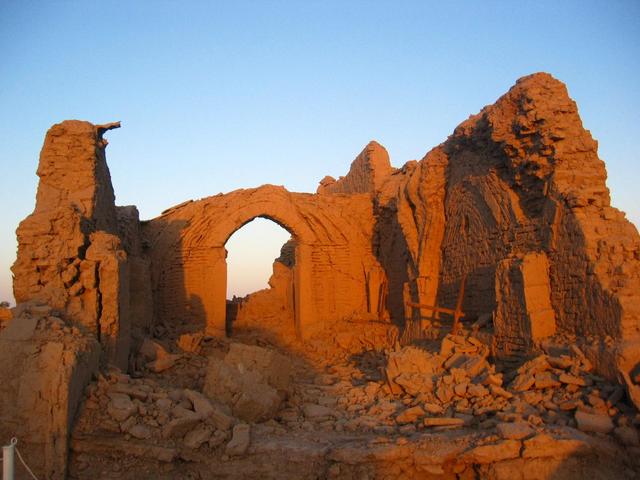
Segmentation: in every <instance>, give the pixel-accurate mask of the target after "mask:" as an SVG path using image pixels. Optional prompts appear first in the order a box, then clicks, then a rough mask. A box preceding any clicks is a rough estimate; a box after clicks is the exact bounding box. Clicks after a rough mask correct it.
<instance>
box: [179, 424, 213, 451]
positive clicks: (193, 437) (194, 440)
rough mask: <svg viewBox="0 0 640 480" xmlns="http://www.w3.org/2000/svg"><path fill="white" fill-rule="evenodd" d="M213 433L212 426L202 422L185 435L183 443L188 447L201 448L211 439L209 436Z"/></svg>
mask: <svg viewBox="0 0 640 480" xmlns="http://www.w3.org/2000/svg"><path fill="white" fill-rule="evenodd" d="M211 433H212V429H211V427H209V426H208V425H205V424H203V423H200V424H198V425H197V426H196V427H195V428H194V429H193V430H191V431H189V432H188V433H187V434H186V435H185V436H184V439H183V444H184V446H185V447H187V448H191V449H194V450H196V449H198V448H200V446H201V445H202V444H203V443H205V442H207V441H209V438H211Z"/></svg>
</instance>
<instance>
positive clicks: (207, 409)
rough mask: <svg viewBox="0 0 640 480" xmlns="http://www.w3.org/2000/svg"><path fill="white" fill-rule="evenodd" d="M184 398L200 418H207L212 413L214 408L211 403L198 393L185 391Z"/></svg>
mask: <svg viewBox="0 0 640 480" xmlns="http://www.w3.org/2000/svg"><path fill="white" fill-rule="evenodd" d="M184 396H185V397H186V398H187V399H188V400H189V401H190V402H191V404H192V405H193V410H194V411H195V412H196V414H198V415H199V416H200V417H202V418H207V417H208V416H209V415H211V414H212V413H213V410H214V407H213V405H212V404H211V401H210V400H209V399H208V398H207V397H205V396H204V395H203V394H201V393H200V392H196V391H195V390H190V389H185V390H184Z"/></svg>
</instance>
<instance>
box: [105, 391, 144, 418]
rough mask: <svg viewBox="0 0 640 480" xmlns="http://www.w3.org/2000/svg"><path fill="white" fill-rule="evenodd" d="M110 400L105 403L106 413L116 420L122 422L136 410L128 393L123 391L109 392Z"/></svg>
mask: <svg viewBox="0 0 640 480" xmlns="http://www.w3.org/2000/svg"><path fill="white" fill-rule="evenodd" d="M109 397H110V398H111V400H110V401H109V404H108V405H107V413H109V415H110V416H111V418H113V419H114V420H115V421H116V422H124V421H125V420H126V419H127V418H129V417H130V416H131V415H133V414H134V413H136V412H137V411H138V407H137V406H136V405H135V404H134V403H133V402H132V401H131V398H129V395H125V394H123V393H110V394H109Z"/></svg>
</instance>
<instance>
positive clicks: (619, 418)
mask: <svg viewBox="0 0 640 480" xmlns="http://www.w3.org/2000/svg"><path fill="white" fill-rule="evenodd" d="M566 350H567V354H562V355H560V356H551V355H547V354H544V353H542V354H540V355H538V356H536V357H535V358H533V359H531V360H529V361H527V362H525V363H524V364H522V365H521V366H520V367H519V368H517V369H516V370H507V371H499V370H500V369H499V368H497V367H496V365H494V364H491V363H490V362H489V361H488V355H489V347H488V346H486V345H484V344H482V343H481V342H480V341H479V340H477V339H476V338H474V337H472V336H469V335H464V334H463V335H455V336H453V335H447V336H446V337H445V338H444V339H443V340H442V343H441V347H440V350H439V352H437V353H433V354H432V353H429V352H427V351H425V350H422V349H420V348H417V347H405V348H403V349H401V350H399V351H396V352H392V353H390V354H389V365H388V366H387V368H386V377H387V381H388V384H389V387H390V389H391V390H392V392H393V393H395V394H396V395H397V396H398V397H399V398H402V401H403V403H404V404H405V405H406V407H407V408H406V410H404V411H403V412H401V413H400V414H398V416H397V417H396V421H397V422H398V423H401V424H405V425H408V426H406V427H404V428H405V431H406V430H409V429H413V428H416V427H417V428H421V427H422V426H425V427H434V428H451V427H461V426H463V425H464V426H468V427H477V428H491V427H495V426H497V425H502V424H503V422H515V423H519V424H521V425H522V424H527V425H529V426H530V427H541V426H543V425H558V426H570V427H576V428H578V429H580V430H582V431H585V432H598V433H605V434H606V433H613V434H615V436H616V437H617V438H618V439H619V440H620V441H621V442H623V443H625V444H626V445H629V446H636V447H637V446H640V443H639V441H638V433H637V428H636V427H637V425H638V423H640V417H639V416H638V415H637V414H636V410H635V409H634V408H633V407H631V406H630V405H629V404H628V403H627V402H626V401H625V393H624V389H623V387H622V386H621V385H614V384H611V383H610V382H607V381H606V380H605V379H604V378H602V377H600V376H598V375H596V374H595V373H594V372H593V366H592V365H591V362H589V360H588V359H587V358H586V356H585V355H584V354H583V353H582V351H581V350H580V349H579V348H578V347H577V346H575V345H572V346H570V347H567V349H566ZM569 352H571V354H569ZM501 428H502V431H510V430H509V428H511V427H504V426H503V427H501ZM505 429H506V430H505Z"/></svg>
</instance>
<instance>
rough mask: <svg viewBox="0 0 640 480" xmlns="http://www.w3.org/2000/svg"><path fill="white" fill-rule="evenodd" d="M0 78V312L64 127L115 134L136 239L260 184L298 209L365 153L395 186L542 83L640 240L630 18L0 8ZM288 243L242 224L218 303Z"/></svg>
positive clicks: (441, 6) (411, 10)
mask: <svg viewBox="0 0 640 480" xmlns="http://www.w3.org/2000/svg"><path fill="white" fill-rule="evenodd" d="M0 58H1V59H2V61H0V166H1V167H2V174H3V177H2V180H3V181H2V188H0V205H1V206H2V208H1V209H0V301H1V300H4V299H7V300H12V294H11V275H10V271H9V267H10V265H11V264H12V263H13V261H14V259H15V251H16V240H15V229H16V227H17V225H18V223H19V221H20V220H21V219H23V218H24V217H25V216H26V215H28V214H29V213H31V212H32V211H33V207H34V204H35V191H36V186H37V177H36V175H35V171H36V168H37V162H38V154H39V151H40V148H41V146H42V142H43V139H44V135H45V133H46V130H47V129H48V128H49V127H50V126H51V125H52V124H54V123H57V122H60V121H62V120H64V119H71V118H75V119H82V120H89V121H91V122H94V123H105V122H110V121H115V120H121V121H122V128H121V129H119V130H115V131H111V132H109V133H108V135H107V138H108V139H109V142H110V143H109V146H108V148H107V160H108V163H109V167H110V170H111V176H112V181H113V185H114V189H115V192H116V201H117V203H118V204H119V205H129V204H134V205H136V206H137V207H138V209H139V210H140V213H141V217H142V218H143V219H148V218H153V217H155V216H157V215H158V214H159V213H160V212H161V211H162V210H164V209H166V208H168V207H170V206H172V205H175V204H178V203H181V202H183V201H185V200H187V199H196V198H201V197H206V196H209V195H214V194H216V193H218V192H228V191H231V190H234V189H237V188H243V187H253V186H257V185H261V184H265V183H272V184H281V185H285V186H286V187H287V188H288V189H289V190H292V191H306V192H313V191H315V189H316V187H317V183H318V181H319V180H320V179H321V178H323V177H324V176H325V175H332V176H334V177H338V176H340V175H344V174H345V173H346V172H347V171H348V169H349V164H350V163H351V161H352V160H353V158H355V156H356V155H357V154H358V153H359V152H360V151H361V150H362V148H363V147H364V146H365V145H366V144H367V142H369V141H370V140H372V139H375V140H377V141H379V142H380V143H381V144H382V145H384V146H385V147H386V148H387V150H388V151H389V154H390V156H391V161H392V163H393V165H394V166H396V167H398V166H401V165H402V164H404V163H405V162H406V161H408V160H412V159H420V158H422V157H423V156H424V155H425V154H426V153H427V152H428V151H429V150H430V149H431V148H433V147H434V146H436V145H437V144H439V143H441V142H442V141H444V140H445V139H446V138H447V136H448V135H449V134H450V133H451V132H452V131H453V129H454V128H455V127H456V125H458V124H459V123H460V122H462V121H463V120H465V119H466V118H467V117H468V116H469V115H471V114H474V113H476V112H478V111H479V110H480V109H481V108H482V107H483V106H485V105H487V104H491V103H493V102H494V101H495V100H496V99H497V98H498V97H499V96H500V95H502V94H503V93H505V92H506V91H507V90H508V89H509V88H510V87H511V86H512V85H513V84H514V83H515V81H516V79H518V78H519V77H521V76H524V75H528V74H530V73H533V72H537V71H547V72H549V73H551V74H552V75H554V76H555V77H556V78H558V79H560V80H562V81H563V82H565V83H566V84H567V86H568V89H569V93H570V95H571V96H572V98H574V99H575V100H576V102H577V103H578V107H579V109H580V114H581V116H582V119H583V123H584V125H585V127H586V128H587V129H589V130H590V131H591V132H592V134H593V136H594V138H595V139H596V140H598V142H599V153H600V157H601V158H602V159H603V160H604V161H605V162H606V164H607V170H608V175H609V178H608V186H609V188H610V190H611V193H612V199H613V201H612V203H613V205H614V206H616V207H618V208H620V209H621V210H623V211H625V212H627V217H628V218H629V219H631V220H632V221H634V222H635V223H636V225H638V224H640V188H638V184H639V181H640V175H639V173H638V172H639V170H638V166H637V160H638V158H637V157H638V147H637V142H638V139H639V138H640V89H639V88H638V85H639V84H638V79H639V78H640V2H637V1H632V0H629V1H606V2H605V1H597V2H596V1H562V2H558V1H547V0H543V1H537V2H512V1H482V2H480V1H477V2H473V1H458V2H421V1H393V2H392V1H378V2H363V1H351V2H344V1H306V2H294V1H252V2H247V1H237V2H205V1H185V2H177V1H173V2H171V1H154V2H151V1H137V2H130V1H117V2H116V1H109V0H105V1H102V2H99V3H98V2H86V1H49V2H45V1H41V2H37V1H17V0H3V1H2V2H0ZM288 236H289V234H288V233H287V232H286V231H284V230H282V229H281V228H280V227H278V226H277V225H275V224H273V223H272V222H268V221H259V220H257V221H255V222H252V223H251V224H249V225H247V226H245V227H244V228H243V229H241V230H239V231H238V232H236V234H235V235H234V236H233V237H232V239H231V240H230V242H229V243H228V244H227V247H228V249H229V259H230V266H229V284H230V285H231V291H230V294H233V293H237V294H244V293H248V292H249V291H252V290H255V289H258V288H263V287H265V286H266V281H267V279H268V276H269V273H270V271H271V264H272V262H273V259H274V258H275V257H277V255H278V252H279V249H280V246H281V245H282V243H283V242H284V241H286V239H287V238H288ZM243 260H244V261H243ZM258 260H261V261H262V263H260V262H258ZM236 263H237V265H236ZM234 289H235V291H233V290H234Z"/></svg>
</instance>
